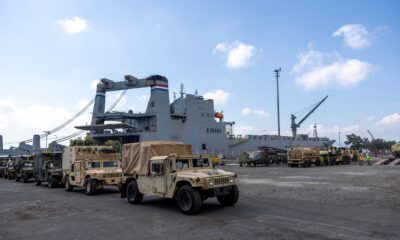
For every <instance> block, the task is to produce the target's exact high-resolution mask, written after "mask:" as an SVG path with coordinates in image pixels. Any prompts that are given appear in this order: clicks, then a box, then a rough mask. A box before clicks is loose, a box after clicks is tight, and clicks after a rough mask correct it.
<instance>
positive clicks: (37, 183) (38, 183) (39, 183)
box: [35, 176, 42, 186]
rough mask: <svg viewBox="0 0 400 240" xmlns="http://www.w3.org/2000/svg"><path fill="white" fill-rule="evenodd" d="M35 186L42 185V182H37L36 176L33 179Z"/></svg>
mask: <svg viewBox="0 0 400 240" xmlns="http://www.w3.org/2000/svg"><path fill="white" fill-rule="evenodd" d="M35 185H36V186H40V185H42V182H41V181H39V177H38V176H36V177H35Z"/></svg>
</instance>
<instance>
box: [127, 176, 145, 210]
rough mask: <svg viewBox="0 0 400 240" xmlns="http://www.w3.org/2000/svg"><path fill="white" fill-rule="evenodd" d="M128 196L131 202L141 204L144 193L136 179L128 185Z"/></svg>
mask: <svg viewBox="0 0 400 240" xmlns="http://www.w3.org/2000/svg"><path fill="white" fill-rule="evenodd" d="M126 197H127V199H128V202H129V203H130V204H139V203H141V202H142V200H143V194H142V193H141V192H140V191H139V187H138V185H137V182H136V181H130V182H129V183H128V186H126Z"/></svg>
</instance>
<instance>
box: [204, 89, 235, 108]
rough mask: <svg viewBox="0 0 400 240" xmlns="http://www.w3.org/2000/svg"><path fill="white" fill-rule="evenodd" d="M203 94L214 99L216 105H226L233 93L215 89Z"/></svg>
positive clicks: (206, 97)
mask: <svg viewBox="0 0 400 240" xmlns="http://www.w3.org/2000/svg"><path fill="white" fill-rule="evenodd" d="M203 96H204V98H205V99H213V100H214V103H215V105H219V106H224V105H225V104H226V102H227V101H228V99H229V97H231V96H232V93H229V92H226V91H224V90H222V89H215V90H212V91H210V92H207V93H205V94H204V95H203Z"/></svg>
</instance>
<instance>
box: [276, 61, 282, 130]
mask: <svg viewBox="0 0 400 240" xmlns="http://www.w3.org/2000/svg"><path fill="white" fill-rule="evenodd" d="M274 72H275V77H276V104H277V106H278V137H280V136H281V120H280V116H279V81H278V80H279V76H280V72H281V68H277V69H275V70H274Z"/></svg>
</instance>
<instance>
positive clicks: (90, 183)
mask: <svg viewBox="0 0 400 240" xmlns="http://www.w3.org/2000/svg"><path fill="white" fill-rule="evenodd" d="M96 191H97V181H96V180H93V179H88V180H86V184H85V193H86V195H94V194H95V193H96Z"/></svg>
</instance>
